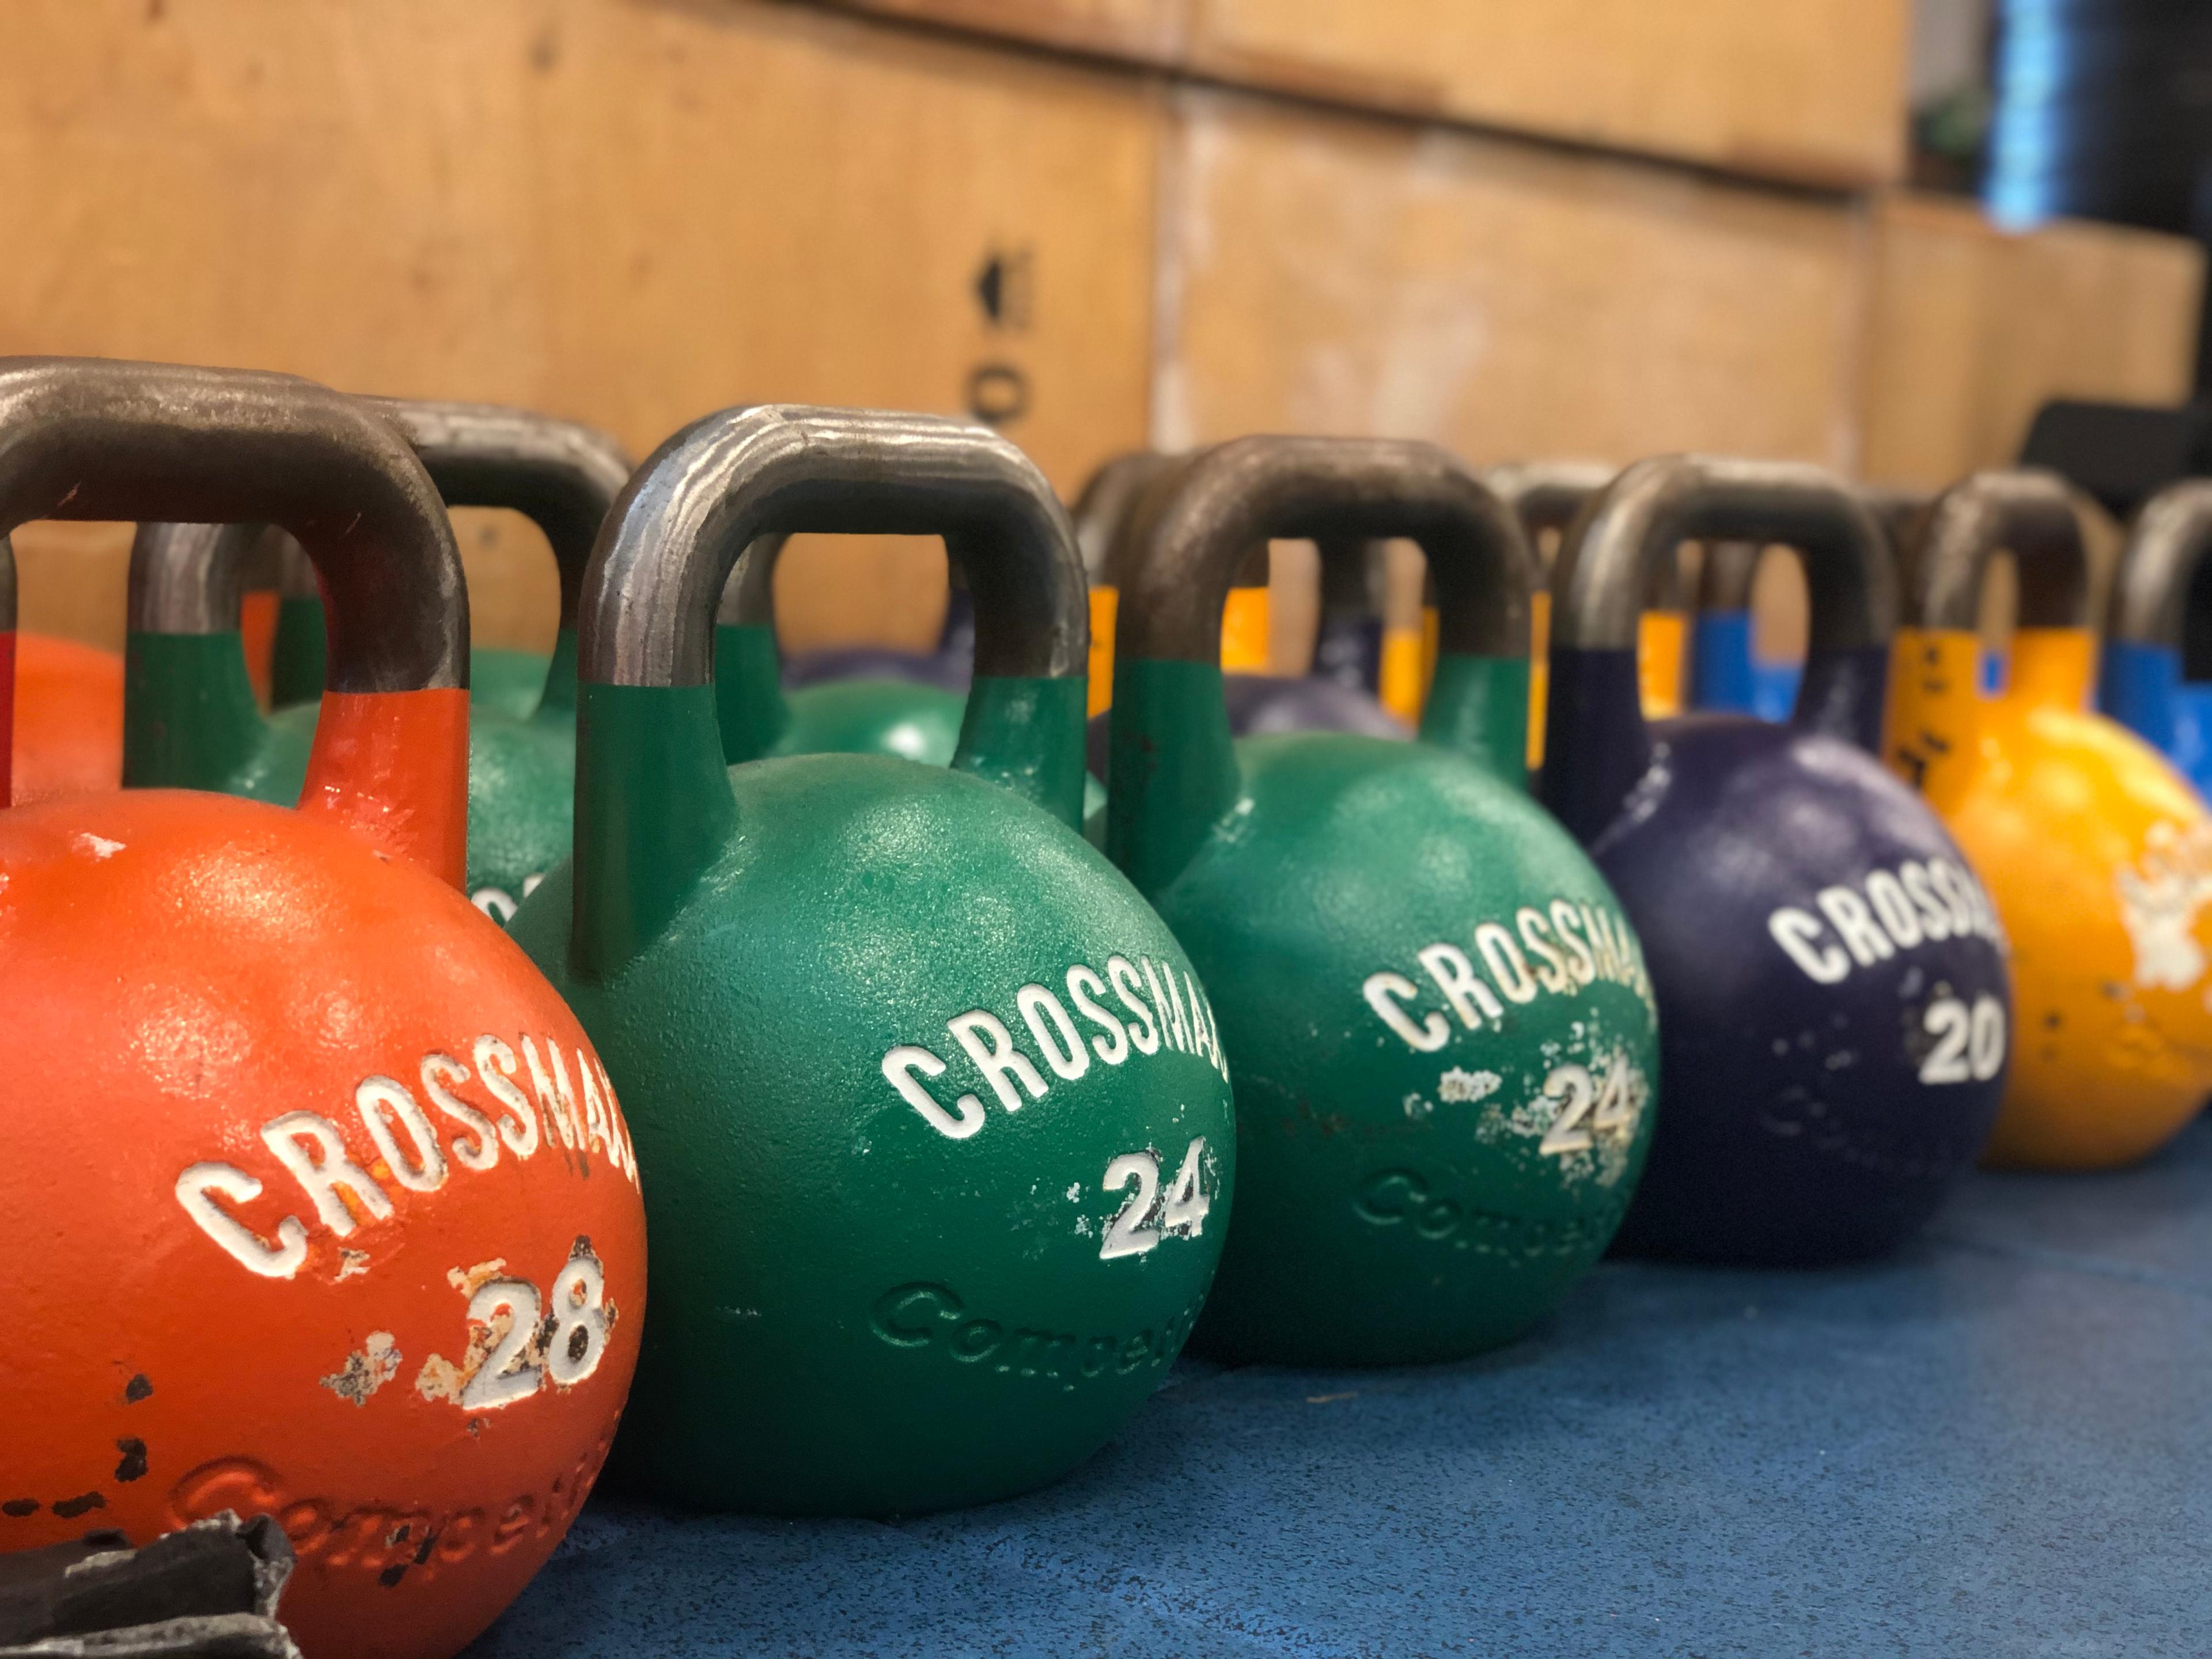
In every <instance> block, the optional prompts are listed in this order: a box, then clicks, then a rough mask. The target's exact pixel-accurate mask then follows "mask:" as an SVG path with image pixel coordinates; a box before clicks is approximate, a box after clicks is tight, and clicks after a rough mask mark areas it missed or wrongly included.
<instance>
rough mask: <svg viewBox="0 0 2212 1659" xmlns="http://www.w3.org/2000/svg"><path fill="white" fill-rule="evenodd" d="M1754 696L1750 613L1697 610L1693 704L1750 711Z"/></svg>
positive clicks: (1693, 631) (1692, 631)
mask: <svg viewBox="0 0 2212 1659" xmlns="http://www.w3.org/2000/svg"><path fill="white" fill-rule="evenodd" d="M1755 696H1756V692H1755V688H1754V686H1753V679H1752V665H1751V612H1750V611H1699V612H1698V613H1697V615H1696V617H1694V618H1693V619H1692V623H1691V629H1690V707H1691V708H1710V709H1714V710H1717V711H1718V712H1721V713H1723V714H1753V713H1755V712H1756V711H1757V704H1756V702H1755V701H1754V698H1755Z"/></svg>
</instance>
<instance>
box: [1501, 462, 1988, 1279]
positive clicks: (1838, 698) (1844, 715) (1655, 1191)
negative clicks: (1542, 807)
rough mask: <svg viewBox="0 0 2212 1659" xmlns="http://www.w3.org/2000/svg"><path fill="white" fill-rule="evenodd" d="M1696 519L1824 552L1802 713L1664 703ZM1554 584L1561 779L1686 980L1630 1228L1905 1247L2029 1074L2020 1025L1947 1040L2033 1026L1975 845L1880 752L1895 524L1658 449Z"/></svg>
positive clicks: (1724, 1247) (1594, 510)
mask: <svg viewBox="0 0 2212 1659" xmlns="http://www.w3.org/2000/svg"><path fill="white" fill-rule="evenodd" d="M1687 540H1706V541H1712V540H1744V541H1755V542H1759V543H1761V544H1766V543H1781V544H1787V545H1789V546H1791V547H1794V548H1795V549H1796V550H1797V552H1798V555H1799V556H1800V558H1801V559H1802V562H1803V565H1804V569H1805V575H1806V582H1807V586H1808V588H1809V589H1810V591H1811V594H1812V609H1811V629H1812V648H1811V652H1810V655H1809V657H1808V661H1807V664H1806V669H1805V678H1804V684H1803V686H1802V690H1800V692H1799V695H1798V700H1797V707H1796V713H1795V714H1794V715H1793V717H1792V719H1791V720H1790V723H1789V724H1787V725H1771V724H1768V723H1766V722H1764V721H1760V720H1751V719H1747V718H1744V717H1742V716H1738V715H1727V714H1692V715H1687V716H1685V717H1682V718H1680V719H1676V720H1657V721H1651V722H1648V723H1647V721H1646V720H1645V719H1644V714H1643V712H1642V710H1641V708H1639V707H1638V685H1637V662H1636V644H1637V631H1638V623H1637V619H1638V600H1639V599H1640V598H1641V596H1642V595H1643V594H1644V592H1645V591H1646V589H1647V586H1648V583H1649V580H1650V573H1651V571H1652V570H1653V568H1654V567H1655V566H1656V564H1657V563H1658V562H1661V561H1662V560H1664V559H1666V558H1668V556H1670V555H1671V554H1672V553H1673V551H1674V549H1675V548H1677V547H1678V546H1680V544H1681V543H1683V542H1684V541H1687ZM1552 593H1553V628H1552V676H1551V688H1550V714H1549V724H1550V745H1551V748H1550V759H1549V763H1548V764H1547V766H1546V768H1545V773H1544V799H1545V801H1546V804H1547V805H1549V806H1550V807H1551V808H1552V810H1553V811H1554V812H1556V813H1558V814H1559V818H1560V820H1561V821H1562V822H1563V823H1565V825H1566V826H1567V828H1568V829H1570V830H1571V831H1572V832H1573V833H1574V834H1575V836H1577V838H1578V839H1580V840H1581V841H1582V842H1583V844H1584V845H1585V846H1586V847H1588V848H1589V850H1590V853H1591V854H1592V856H1593V857H1594V858H1595V860H1596V861H1597V864H1598V867H1599V868H1600V869H1601V871H1603V872H1604V873H1605V875H1606V878H1607V879H1608V880H1609V881H1610V882H1611V883H1612V884H1613V889H1614V890H1615V891H1616V892H1618V893H1619V894H1620V898H1621V902H1622V903H1623V904H1624V905H1625V907H1626V909H1627V911H1628V914H1629V916H1630V919H1631V920H1632V921H1633V922H1634V923H1635V926H1636V929H1637V932H1638V935H1639V936H1640V937H1641V938H1642V939H1643V941H1644V953H1645V956H1646V957H1647V959H1648V960H1649V962H1650V972H1651V978H1652V981H1653V983H1654V985H1655V986H1656V989H1657V993H1658V1004H1659V1030H1660V1048H1661V1060H1660V1078H1661V1081H1660V1093H1661V1097H1662V1099H1663V1100H1664V1101H1665V1103H1666V1104H1665V1108H1664V1109H1663V1110H1662V1113H1661V1114H1660V1121H1659V1127H1658V1132H1657V1134H1656V1137H1655V1139H1654V1143H1653V1146H1652V1152H1651V1161H1650V1167H1649V1168H1648V1169H1647V1170H1646V1171H1645V1174H1644V1182H1643V1185H1642V1186H1641V1187H1640V1188H1638V1193H1637V1197H1636V1200H1635V1202H1634V1203H1633V1204H1632V1206H1631V1207H1630V1210H1629V1213H1628V1218H1627V1220H1626V1223H1625V1224H1624V1225H1623V1226H1622V1229H1621V1233H1620V1241H1619V1248H1620V1249H1625V1250H1631V1251H1640V1252H1645V1253H1650V1254H1656V1255H1670V1256H1678V1257H1687V1258H1693V1259H1698V1260H1704V1261H1734V1262H1745V1263H1771V1264H1776V1265H1784V1264H1809V1263H1818V1262H1829V1261H1845V1260H1850V1259H1852V1258H1857V1257H1864V1256H1868V1255H1875V1254H1876V1253H1878V1252H1881V1251H1883V1250H1886V1249H1890V1248H1891V1247H1893V1246H1894V1245H1895V1244H1897V1243H1899V1241H1900V1240H1902V1239H1903V1238H1905V1237H1906V1236H1907V1235H1908V1234H1910V1233H1911V1231H1913V1229H1915V1228H1916V1227H1917V1226H1919V1225H1921V1224H1922V1223H1923V1222H1924V1221H1925V1220H1927V1218H1929V1216H1930V1215H1932V1214H1933V1213H1934V1212H1936V1208H1937V1207H1938V1206H1940V1205H1941V1204H1942V1201H1943V1199H1944V1197H1945V1195H1946V1194H1948V1192H1949V1191H1950V1189H1951V1188H1952V1186H1953V1185H1954V1182H1956V1181H1957V1180H1958V1179H1959V1177H1960V1176H1963V1175H1964V1174H1965V1173H1966V1170H1968V1169H1970V1168H1971V1167H1972V1164H1973V1162H1974V1159H1975V1157H1976V1155H1977V1153H1978V1152H1979V1151H1980V1150H1981V1146H1982V1143H1983V1141H1984V1138H1985V1137H1986V1136H1987V1134H1988V1133H1989V1130H1990V1124H1991V1122H1992V1121H1993V1120H1994V1118H1995V1116H1996V1109H1997V1103H1998V1099H1999V1097H2000V1096H2001V1094H2002V1091H2003V1087H2004V1070H2003V1058H2004V1056H2003V1050H2002V1042H2000V1043H1999V1044H1998V1045H1997V1048H1996V1052H1995V1053H1993V1054H1990V1055H1988V1056H1986V1063H1981V1062H1980V1061H1979V1060H1978V1062H1977V1063H1976V1064H1974V1065H1972V1066H1964V1065H1961V1066H1953V1065H1951V1064H1949V1063H1948V1061H1949V1057H1948V1054H1946V1053H1945V1052H1944V1042H1945V1037H1944V1034H1945V1033H1946V1032H1947V1031H1948V1030H1950V1029H1951V1028H1952V1026H1953V1025H1954V1024H1957V1025H1958V1027H1959V1028H1960V1030H1966V1029H1968V1028H1969V1027H1970V1026H1972V1024H1974V1022H1976V1021H1978V1022H1979V1023H1980V1024H1981V1025H1982V1026H1984V1027H1993V1028H1994V1029H1996V1030H2000V1031H2002V1030H2008V1029H2009V1026H2010V1008H2011V989H2010V983H2009V977H2008V971H2007V964H2006V960H2005V955H2004V950H2003V946H2002V943H2001V939H2002V934H2001V932H2000V930H1999V928H1998V927H1997V925H1996V920H1995V916H1994V913H1993V911H1992V910H1991V908H1990V902H1989V900H1988V898H1987V896H1986V895H1985V894H1984V892H1983V891H1982V889H1981V885H1980V883H1979V882H1978V880H1977V878H1975V876H1974V875H1973V874H1972V872H1971V870H1970V868H1969V866H1968V865H1967V862H1966V858H1965V856H1964V854H1961V853H1960V850H1959V848H1958V846H1957V844H1956V843H1955V842H1954V841H1953V840H1952V838H1951V836H1949V835H1948V833H1947V832H1946V830H1945V829H1944V828H1943V826H1942V823H1939V822H1938V821H1937V819H1936V816H1935V814H1934V813H1933V812H1932V811H1930V810H1929V808H1928V806H1927V805H1925V804H1924V803H1923V802H1922V801H1921V800H1920V799H1919V798H1918V797H1917V796H1916V795H1914V794H1913V793H1912V792H1911V790H1909V789H1908V788H1906V787H1905V785H1904V784H1903V783H1901V782H1899V781H1898V780H1897V779H1896V778H1894V777H1893V776H1892V775H1890V774H1889V773H1888V772H1887V770H1885V769H1883V767H1882V766H1881V763H1880V762H1879V761H1878V760H1877V759H1876V758H1875V750H1876V746H1877V744H1878V743H1879V740H1880V735H1881V717H1882V703H1883V696H1884V687H1885V678H1886V672H1887V652H1888V642H1889V637H1890V635H1891V633H1892V631H1893V625H1894V619H1895V616H1896V607H1897V599H1896V579H1895V575H1894V573H1893V569H1892V568H1891V561H1890V558H1889V555H1888V550H1887V546H1886V545H1885V543H1884V538H1883V533H1882V531H1881V526H1879V525H1878V524H1877V523H1876V522H1875V520H1874V518H1873V516H1872V515H1871V514H1870V513H1869V512H1868V511H1867V509H1866V508H1865V507H1863V505H1862V504H1861V503H1860V502H1859V501H1857V499H1856V497H1855V496H1854V495H1852V493H1851V491H1850V489H1848V488H1847V487H1846V486H1845V485H1844V484H1843V483H1840V482H1839V481H1838V480H1836V479H1835V478H1833V477H1830V476H1829V475H1828V474H1827V473H1826V472H1824V471H1821V470H1820V469H1819V468H1817V467H1811V466H1802V465H1793V464H1789V463H1783V462H1769V461H1735V460H1718V459H1705V458H1699V457H1682V456H1676V457H1668V458H1662V459H1655V460H1648V461H1644V462H1640V463H1638V465H1635V466H1632V467H1631V468H1629V469H1628V470H1627V471H1626V472H1624V473H1622V474H1621V475H1620V477H1618V478H1617V479H1615V480H1614V481H1613V483H1611V484H1610V485H1608V486H1607V489H1605V491H1604V492H1603V493H1602V494H1601V495H1599V496H1598V497H1597V499H1596V500H1595V501H1593V502H1592V503H1591V504H1590V506H1589V508H1588V509H1587V510H1586V511H1585V512H1584V513H1583V515H1582V516H1581V517H1580V518H1579V519H1578V520H1577V521H1576V523H1575V525H1574V526H1573V527H1572V528H1571V529H1570V530H1569V532H1567V537H1566V540H1565V543H1564V544H1563V545H1562V546H1561V548H1560V550H1559V559H1558V562H1557V564H1556V566H1555V568H1554V569H1553V581H1552ZM1991 1005H1993V1006H1991ZM1954 1016H1955V1018H1954Z"/></svg>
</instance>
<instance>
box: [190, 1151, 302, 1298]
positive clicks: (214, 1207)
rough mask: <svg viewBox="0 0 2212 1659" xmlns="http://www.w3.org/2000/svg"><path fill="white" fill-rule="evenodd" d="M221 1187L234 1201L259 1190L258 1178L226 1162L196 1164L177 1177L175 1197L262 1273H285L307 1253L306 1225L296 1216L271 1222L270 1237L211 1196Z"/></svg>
mask: <svg viewBox="0 0 2212 1659" xmlns="http://www.w3.org/2000/svg"><path fill="white" fill-rule="evenodd" d="M216 1193H221V1194H222V1195H223V1196H224V1197H225V1198H227V1199H228V1200H231V1202H232V1203H234V1204H244V1203H246V1202H247V1201H248V1200H252V1199H256V1198H258V1197H260V1196H261V1183H260V1182H258V1181H257V1180H255V1179H254V1178H253V1177H252V1176H250V1175H248V1174H246V1171H245V1170H240V1169H234V1168H233V1167H232V1166H231V1165H230V1164H193V1165H191V1167H190V1168H189V1169H187V1170H185V1172H184V1173H183V1174H182V1175H180V1176H178V1177H177V1202H178V1203H179V1204H181V1205H183V1206H185V1214H186V1215H188V1216H190V1217H191V1218H192V1219H193V1220H194V1221H195V1222H197V1224H198V1225H199V1230H200V1231H202V1232H204V1233H205V1234H206V1235H207V1236H208V1237H210V1238H211V1239H213V1240H215V1242H216V1243H218V1244H220V1245H222V1248H223V1249H226V1250H228V1252H229V1253H230V1255H231V1258H232V1260H234V1261H236V1262H237V1263H238V1264H239V1265H240V1267H245V1268H246V1269H247V1271H249V1272H252V1273H259V1274H260V1275H261V1276H262V1277H263V1278H264V1279H289V1278H290V1277H291V1276H292V1275H293V1274H294V1273H297V1272H299V1271H300V1264H301V1262H303V1261H306V1260H307V1229H306V1228H305V1227H303V1226H301V1225H300V1218H299V1217H297V1216H292V1215H288V1216H286V1217H285V1218H283V1220H282V1221H279V1222H278V1223H277V1224H276V1247H275V1248H274V1249H271V1248H270V1244H269V1242H268V1241H267V1240H266V1239H264V1238H263V1237H261V1235H260V1234H258V1233H257V1232H255V1231H253V1230H252V1228H251V1227H249V1226H247V1225H246V1224H245V1223H244V1222H242V1221H240V1219H239V1218H237V1217H236V1216H234V1215H233V1214H231V1213H230V1212H229V1211H228V1210H226V1209H224V1208H223V1207H222V1206H221V1205H219V1204H217V1203H216V1201H215V1199H214V1197H213V1196H212V1194H216Z"/></svg>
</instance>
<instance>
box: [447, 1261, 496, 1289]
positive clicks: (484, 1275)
mask: <svg viewBox="0 0 2212 1659" xmlns="http://www.w3.org/2000/svg"><path fill="white" fill-rule="evenodd" d="M506 1272H507V1258H506V1257H505V1256H503V1255H495V1256H494V1257H492V1259H491V1260H490V1261H479V1262H477V1265H476V1266H475V1267H448V1268H447V1270H446V1283H447V1284H448V1285H452V1286H453V1288H454V1289H455V1290H457V1291H459V1292H460V1293H461V1294H462V1295H463V1296H474V1295H475V1294H476V1293H477V1291H479V1290H481V1289H483V1286H484V1285H488V1284H489V1283H490V1282H491V1281H492V1280H493V1279H497V1278H499V1277H500V1276H501V1275H502V1274H503V1273H506Z"/></svg>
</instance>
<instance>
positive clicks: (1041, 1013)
mask: <svg viewBox="0 0 2212 1659" xmlns="http://www.w3.org/2000/svg"><path fill="white" fill-rule="evenodd" d="M1014 1006H1015V1007H1017V1008H1018V1009H1020V1010H1021V1014H1022V1019H1023V1021H1024V1023H1025V1024H1027V1025H1028V1026H1029V1028H1030V1036H1032V1037H1034V1038H1036V1046H1037V1048H1039V1050H1041V1051H1042V1054H1044V1063H1045V1064H1046V1065H1048V1066H1051V1067H1052V1072H1053V1075H1054V1077H1057V1078H1060V1079H1064V1080H1066V1082H1069V1083H1073V1082H1074V1081H1075V1079H1078V1078H1079V1077H1081V1076H1082V1075H1083V1074H1084V1073H1085V1072H1087V1071H1089V1070H1090V1069H1091V1051H1090V1049H1088V1048H1085V1047H1084V1046H1083V1033H1082V1032H1080V1031H1079V1030H1076V1029H1075V1022H1074V1020H1073V1019H1072V1018H1069V1017H1068V1012H1067V1010H1066V1008H1064V1007H1062V1006H1060V999H1059V998H1058V997H1056V996H1054V995H1053V994H1052V993H1051V992H1050V991H1048V990H1047V989H1045V987H1043V986H1042V985H1024V986H1023V987H1022V988H1021V989H1020V990H1018V991H1017V992H1015V993H1014ZM1048 1023H1049V1024H1050V1025H1051V1027H1052V1028H1054V1029H1053V1030H1048V1029H1047V1025H1048ZM1055 1031H1056V1032H1057V1034H1058V1035H1057V1036H1055V1035H1054V1032H1055Z"/></svg>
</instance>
